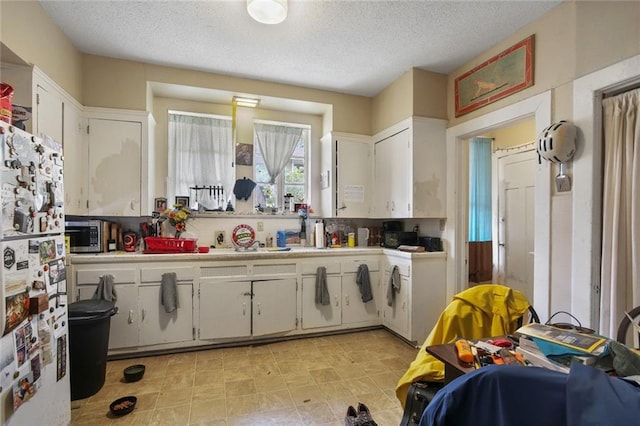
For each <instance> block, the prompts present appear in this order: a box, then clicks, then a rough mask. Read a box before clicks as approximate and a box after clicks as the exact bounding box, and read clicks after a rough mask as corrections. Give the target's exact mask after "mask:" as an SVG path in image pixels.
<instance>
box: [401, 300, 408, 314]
mask: <svg viewBox="0 0 640 426" xmlns="http://www.w3.org/2000/svg"><path fill="white" fill-rule="evenodd" d="M406 307H407V302H402V311H403V312H404V311H405V308H406Z"/></svg>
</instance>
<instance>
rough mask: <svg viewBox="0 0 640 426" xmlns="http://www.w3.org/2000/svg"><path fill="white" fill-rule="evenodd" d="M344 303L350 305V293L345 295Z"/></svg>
mask: <svg viewBox="0 0 640 426" xmlns="http://www.w3.org/2000/svg"><path fill="white" fill-rule="evenodd" d="M344 303H345V304H346V305H347V306H349V295H348V294H347V295H346V296H345V297H344ZM336 306H337V305H336Z"/></svg>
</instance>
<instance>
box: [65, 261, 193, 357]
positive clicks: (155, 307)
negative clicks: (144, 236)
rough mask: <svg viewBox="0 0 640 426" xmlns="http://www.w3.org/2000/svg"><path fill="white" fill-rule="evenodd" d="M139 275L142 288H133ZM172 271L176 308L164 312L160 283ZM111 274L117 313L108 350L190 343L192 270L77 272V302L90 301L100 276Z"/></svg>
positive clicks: (191, 334)
mask: <svg viewBox="0 0 640 426" xmlns="http://www.w3.org/2000/svg"><path fill="white" fill-rule="evenodd" d="M139 272H140V275H141V282H142V284H143V285H140V286H139V285H137V280H136V275H138V273H139ZM165 272H176V276H177V288H178V308H177V309H176V310H174V311H173V312H170V313H167V312H166V311H165V308H164V306H163V305H162V304H161V285H160V284H161V280H162V274H163V273H165ZM106 274H111V275H112V276H113V277H114V283H115V289H116V293H117V301H116V307H117V308H118V313H117V314H116V315H114V316H112V317H111V327H110V330H109V349H121V348H131V347H136V346H151V345H158V344H165V343H178V342H184V341H189V340H193V297H192V288H193V270H192V268H183V269H180V268H175V269H171V270H167V269H143V270H141V271H138V270H136V269H127V270H93V271H85V270H82V271H77V273H76V282H77V296H78V297H77V300H82V299H91V298H92V296H93V293H94V292H95V290H96V288H97V287H98V285H97V284H94V283H97V282H99V280H100V277H101V276H103V275H106Z"/></svg>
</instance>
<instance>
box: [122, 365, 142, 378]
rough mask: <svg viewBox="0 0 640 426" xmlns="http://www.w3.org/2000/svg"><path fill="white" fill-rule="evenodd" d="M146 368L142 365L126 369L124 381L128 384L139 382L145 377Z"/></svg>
mask: <svg viewBox="0 0 640 426" xmlns="http://www.w3.org/2000/svg"><path fill="white" fill-rule="evenodd" d="M144 370H145V366H144V365H142V364H136V365H130V366H129V367H127V368H125V369H124V380H125V381H127V382H137V381H138V380H140V379H142V376H144Z"/></svg>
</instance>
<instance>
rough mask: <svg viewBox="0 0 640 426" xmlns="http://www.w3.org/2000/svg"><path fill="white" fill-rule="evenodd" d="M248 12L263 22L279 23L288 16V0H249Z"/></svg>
mask: <svg viewBox="0 0 640 426" xmlns="http://www.w3.org/2000/svg"><path fill="white" fill-rule="evenodd" d="M247 12H249V15H250V16H251V17H252V18H253V19H255V20H256V21H258V22H260V23H262V24H279V23H280V22H282V21H284V20H285V19H286V18H287V0H247Z"/></svg>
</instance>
